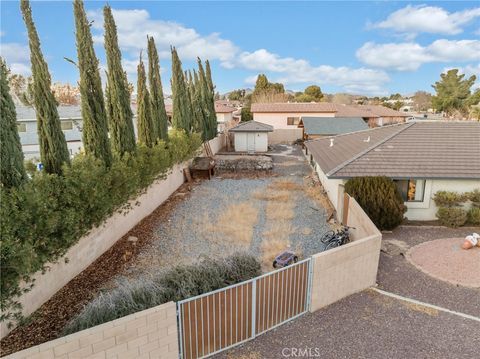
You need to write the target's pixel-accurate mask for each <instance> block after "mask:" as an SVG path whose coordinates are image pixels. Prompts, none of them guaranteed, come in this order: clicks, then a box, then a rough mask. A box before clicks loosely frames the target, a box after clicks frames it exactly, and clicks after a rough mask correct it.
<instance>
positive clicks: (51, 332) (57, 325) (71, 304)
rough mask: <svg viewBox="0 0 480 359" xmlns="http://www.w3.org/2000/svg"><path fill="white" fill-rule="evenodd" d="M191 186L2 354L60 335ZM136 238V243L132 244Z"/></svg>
mask: <svg viewBox="0 0 480 359" xmlns="http://www.w3.org/2000/svg"><path fill="white" fill-rule="evenodd" d="M189 186H191V184H185V185H183V186H181V187H180V188H179V189H178V190H177V192H176V193H175V194H174V195H173V196H171V197H170V198H169V199H168V200H167V201H165V202H164V203H163V204H162V205H161V206H160V207H158V208H157V209H156V210H155V211H154V212H153V213H152V214H151V215H150V216H148V217H146V218H145V219H143V220H142V221H141V222H140V223H139V224H138V225H137V226H135V227H134V228H133V229H132V230H131V231H129V232H128V233H127V234H126V235H125V236H123V237H122V238H121V239H120V240H119V241H117V243H115V244H114V245H113V247H112V248H110V249H109V250H108V251H107V252H105V253H104V254H103V255H102V256H101V257H100V258H98V259H97V260H96V261H95V262H93V263H92V264H91V265H90V266H89V267H88V268H87V269H85V270H84V271H83V272H82V273H80V274H79V275H78V276H76V277H75V278H73V279H72V280H71V281H70V282H68V284H67V285H65V286H64V287H63V288H62V289H60V290H59V291H58V292H57V293H56V294H55V295H54V296H53V297H52V298H50V300H48V301H47V302H46V303H45V304H43V305H42V306H41V307H40V308H39V309H38V310H37V311H35V313H33V314H32V315H31V316H30V317H29V318H27V322H26V323H25V324H24V325H21V326H19V327H17V328H15V329H14V330H13V331H12V332H11V333H10V334H9V335H7V336H6V337H5V338H3V339H2V340H1V342H0V344H1V345H0V355H1V356H4V355H8V354H11V353H13V352H17V351H20V350H23V349H26V348H29V347H32V346H35V345H38V344H42V343H44V342H47V341H49V340H53V339H56V338H57V337H59V336H60V335H61V332H62V330H63V327H64V326H65V325H66V324H67V323H68V322H69V321H70V320H71V319H72V318H73V317H74V316H75V315H77V314H78V313H79V312H80V311H81V310H82V309H83V307H84V305H86V304H87V303H88V302H89V301H91V300H92V299H93V298H94V297H95V296H96V295H97V293H98V291H99V290H100V289H101V288H104V286H105V284H106V283H107V282H109V281H110V280H111V279H112V278H114V277H115V276H117V275H118V274H120V273H122V272H124V270H125V269H126V268H127V267H128V265H129V263H130V262H132V260H134V259H135V258H136V257H137V255H138V254H139V253H140V251H141V250H142V248H144V247H145V246H146V245H147V244H148V242H149V241H150V240H151V239H152V233H153V232H152V228H153V227H154V225H155V223H156V222H157V221H158V218H159V217H164V216H166V215H167V214H168V213H169V212H170V211H171V210H172V208H174V207H175V206H176V205H177V204H178V203H179V202H181V201H183V200H184V198H185V197H187V196H188V195H189V190H188V188H189ZM130 236H133V237H137V238H138V240H137V241H136V242H132V241H129V240H128V238H129V237H130Z"/></svg>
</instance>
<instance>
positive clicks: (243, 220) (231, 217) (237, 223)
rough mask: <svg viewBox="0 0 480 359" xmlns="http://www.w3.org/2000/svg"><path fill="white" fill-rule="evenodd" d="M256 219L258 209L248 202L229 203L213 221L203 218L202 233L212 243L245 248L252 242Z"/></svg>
mask: <svg viewBox="0 0 480 359" xmlns="http://www.w3.org/2000/svg"><path fill="white" fill-rule="evenodd" d="M207 218H208V216H207ZM257 220H258V209H257V208H256V207H254V206H253V205H251V204H250V203H248V202H246V201H244V202H240V203H235V204H231V205H229V206H228V207H226V208H225V210H223V211H221V213H220V215H219V216H218V218H217V221H216V222H215V223H212V222H211V221H210V220H209V219H205V221H204V222H203V224H202V225H203V227H204V229H203V233H202V235H203V236H204V237H205V238H207V239H208V240H210V241H212V242H214V244H222V245H227V246H232V245H235V246H240V247H244V248H246V247H248V246H250V243H251V242H252V239H253V229H254V227H255V224H256V223H257Z"/></svg>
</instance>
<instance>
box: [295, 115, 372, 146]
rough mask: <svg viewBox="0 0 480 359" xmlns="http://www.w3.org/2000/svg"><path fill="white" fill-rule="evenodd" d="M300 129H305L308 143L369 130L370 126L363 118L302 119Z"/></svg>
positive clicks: (304, 132)
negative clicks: (317, 139) (316, 139)
mask: <svg viewBox="0 0 480 359" xmlns="http://www.w3.org/2000/svg"><path fill="white" fill-rule="evenodd" d="M298 128H302V129H303V139H304V140H305V141H306V140H313V139H315V138H320V137H325V136H333V135H340V134H342V133H349V132H356V131H361V130H367V129H368V125H367V124H366V123H365V121H364V120H363V118H361V117H302V118H301V119H300V123H299V124H298Z"/></svg>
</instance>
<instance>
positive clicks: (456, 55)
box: [356, 39, 480, 71]
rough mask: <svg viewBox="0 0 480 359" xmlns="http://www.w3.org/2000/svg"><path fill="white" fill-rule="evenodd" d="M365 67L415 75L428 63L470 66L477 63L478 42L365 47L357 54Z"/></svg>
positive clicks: (390, 44)
mask: <svg viewBox="0 0 480 359" xmlns="http://www.w3.org/2000/svg"><path fill="white" fill-rule="evenodd" d="M356 56H357V58H358V59H359V60H360V61H362V62H363V63H364V64H366V65H369V66H373V67H379V68H384V69H394V70H398V71H415V70H417V69H418V68H419V67H420V66H421V65H423V64H425V63H431V62H471V61H477V60H480V40H445V39H440V40H436V41H434V42H433V43H431V44H430V45H428V46H421V45H419V44H417V43H414V42H406V43H388V44H376V43H374V42H367V43H365V44H364V45H363V46H362V47H361V48H360V49H358V50H357V52H356Z"/></svg>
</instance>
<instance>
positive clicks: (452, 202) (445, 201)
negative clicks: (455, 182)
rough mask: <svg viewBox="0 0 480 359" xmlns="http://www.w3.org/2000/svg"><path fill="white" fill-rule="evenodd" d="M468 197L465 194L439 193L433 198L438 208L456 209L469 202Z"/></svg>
mask: <svg viewBox="0 0 480 359" xmlns="http://www.w3.org/2000/svg"><path fill="white" fill-rule="evenodd" d="M467 199H468V196H467V195H466V194H464V193H458V192H451V191H438V192H436V193H435V195H434V196H433V201H434V202H435V204H436V205H437V207H455V206H458V205H460V204H461V203H463V202H465V201H467Z"/></svg>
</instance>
